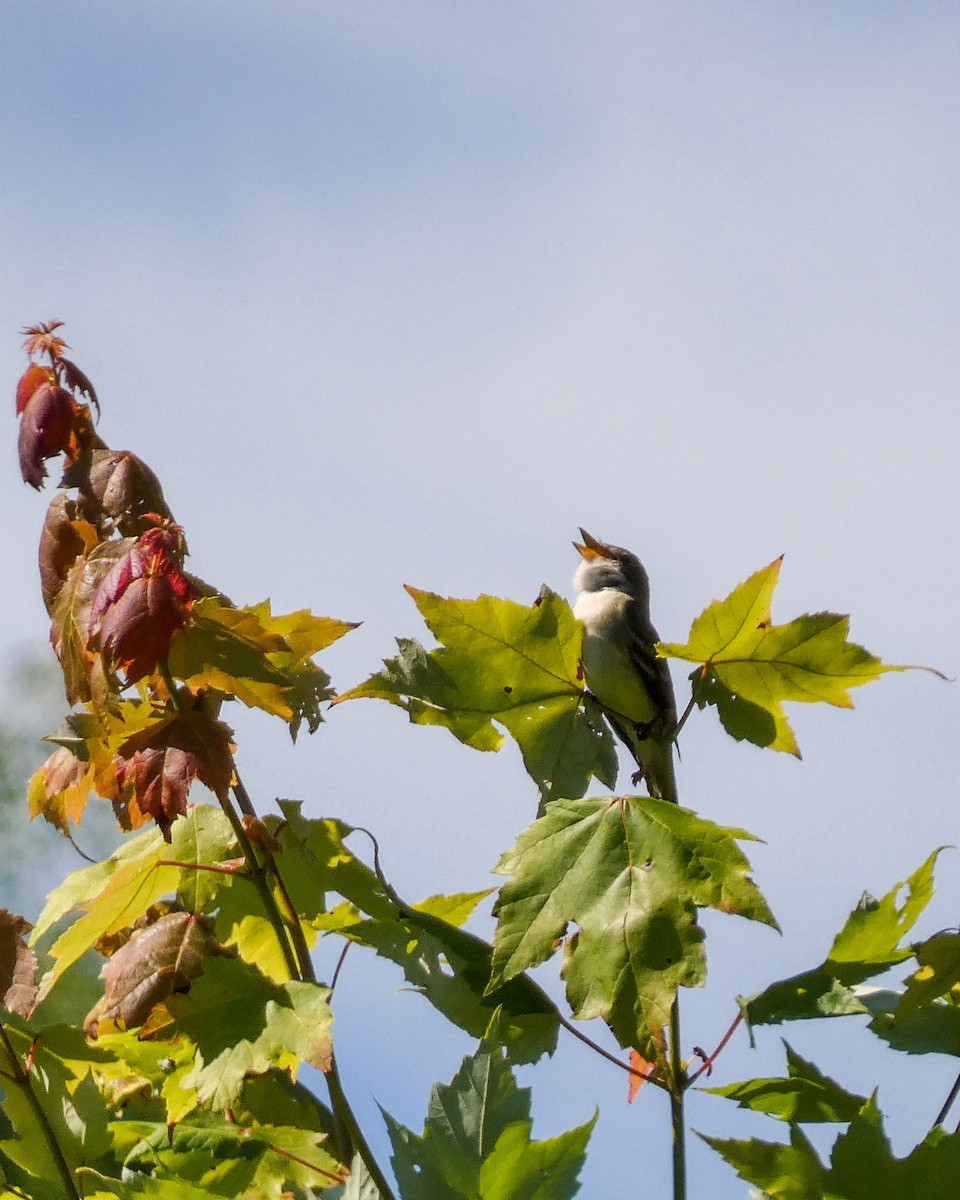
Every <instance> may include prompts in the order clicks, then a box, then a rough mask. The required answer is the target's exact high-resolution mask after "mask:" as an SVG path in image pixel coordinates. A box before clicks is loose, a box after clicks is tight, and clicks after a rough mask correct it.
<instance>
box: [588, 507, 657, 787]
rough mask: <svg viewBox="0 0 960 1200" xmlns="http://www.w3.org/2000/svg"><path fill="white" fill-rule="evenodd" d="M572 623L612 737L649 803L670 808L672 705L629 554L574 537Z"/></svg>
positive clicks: (643, 586) (639, 576)
mask: <svg viewBox="0 0 960 1200" xmlns="http://www.w3.org/2000/svg"><path fill="white" fill-rule="evenodd" d="M580 535H581V537H582V538H583V545H580V543H579V542H574V543H573V544H574V546H575V547H576V549H577V550H578V551H579V552H580V557H581V559H582V561H581V563H580V565H579V566H578V567H577V572H576V574H575V575H574V577H573V585H574V587H575V588H576V589H577V599H576V603H575V604H574V608H573V615H574V616H575V617H576V618H577V619H578V620H580V621H582V622H583V625H584V631H585V632H584V637H583V674H584V681H585V682H586V685H587V687H588V688H589V690H590V691H591V692H592V693H593V695H594V696H595V697H596V699H597V700H598V701H599V703H600V705H601V707H602V708H603V711H604V715H605V716H606V718H607V720H608V721H609V722H610V724H611V725H612V726H613V729H614V732H615V733H616V734H617V735H618V736H619V737H620V739H621V740H622V741H623V742H624V743H625V744H626V745H627V747H628V748H629V750H630V753H631V754H632V755H633V757H634V758H635V759H636V761H637V765H638V766H639V768H640V770H639V771H638V772H637V773H636V775H634V777H633V781H634V783H637V782H638V781H639V779H640V777H641V776H642V777H643V778H644V779H645V780H646V781H647V787H648V788H649V789H650V793H651V795H653V796H658V797H660V798H661V799H663V800H670V801H673V803H676V802H677V784H676V778H675V776H674V770H673V747H674V739H675V737H676V729H677V705H676V701H675V699H674V696H673V683H672V682H671V679H670V671H669V668H668V667H667V664H666V661H665V660H664V659H662V658H658V657H657V655H656V653H655V651H654V646H655V644H656V643H657V642H658V641H659V640H660V638H659V635H658V634H657V631H656V629H654V627H653V624H652V623H651V621H650V581H649V579H648V578H647V572H646V570H645V569H644V567H643V564H642V563H641V562H640V560H639V559H638V558H637V556H636V555H635V554H631V553H630V551H629V550H623V549H621V548H620V547H619V546H608V545H607V544H606V543H604V542H598V541H597V539H596V538H593V537H591V536H590V534H589V533H587V531H586V530H585V529H581V530H580Z"/></svg>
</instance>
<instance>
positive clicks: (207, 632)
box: [168, 596, 355, 738]
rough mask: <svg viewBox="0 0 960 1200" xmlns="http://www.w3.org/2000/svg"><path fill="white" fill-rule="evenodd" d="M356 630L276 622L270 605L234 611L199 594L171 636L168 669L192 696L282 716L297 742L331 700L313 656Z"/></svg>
mask: <svg viewBox="0 0 960 1200" xmlns="http://www.w3.org/2000/svg"><path fill="white" fill-rule="evenodd" d="M353 628H355V626H354V625H353V624H351V623H349V622H346V621H338V620H336V619H334V618H332V617H316V616H314V615H313V614H312V613H309V612H305V611H304V612H297V613H289V614H286V615H277V616H274V615H273V614H272V613H271V611H270V605H269V602H267V601H264V602H263V603H261V604H254V605H250V606H248V607H246V608H234V607H233V606H232V605H231V604H230V603H229V601H227V600H226V599H225V598H224V597H223V596H204V597H203V598H202V599H200V600H197V601H196V603H195V604H194V606H193V608H192V610H191V621H190V623H189V625H187V626H185V627H184V628H183V629H182V630H181V631H179V632H178V633H177V634H176V635H175V636H174V638H173V641H172V643H171V646H170V655H169V659H168V665H169V667H170V672H171V674H172V675H173V676H174V677H175V678H176V679H182V680H183V681H184V682H185V683H186V684H187V685H188V686H189V687H190V688H191V689H193V690H194V691H197V690H200V689H203V690H205V691H207V690H210V689H215V690H216V691H218V692H221V693H223V694H224V695H226V696H234V697H236V699H238V700H241V701H242V702H243V703H244V704H246V705H248V706H249V707H251V708H260V709H262V710H263V711H264V712H268V713H271V714H272V715H274V716H278V717H281V718H282V719H283V720H284V721H286V722H287V723H288V725H289V726H290V733H291V736H293V737H294V738H295V737H296V735H297V732H298V730H299V728H300V725H301V723H302V722H303V721H306V722H307V727H308V729H309V730H310V732H311V733H313V732H314V731H315V730H316V729H317V727H318V726H319V724H320V722H321V720H322V716H321V712H320V705H321V703H322V702H323V701H324V700H328V699H330V697H331V696H332V695H333V693H332V691H331V690H330V687H329V684H330V679H329V676H328V675H327V674H326V672H325V671H323V670H322V669H321V668H320V667H318V666H317V665H316V663H314V662H313V661H312V658H311V656H312V655H313V654H315V653H317V651H319V650H322V649H324V648H325V647H327V646H329V645H331V644H332V643H333V642H335V641H336V640H337V639H338V638H340V637H343V635H344V634H345V633H348V632H349V631H350V630H351V629H353Z"/></svg>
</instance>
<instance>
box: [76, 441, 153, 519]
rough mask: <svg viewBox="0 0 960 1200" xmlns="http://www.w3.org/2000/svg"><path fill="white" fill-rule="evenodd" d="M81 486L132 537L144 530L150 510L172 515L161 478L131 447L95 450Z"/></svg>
mask: <svg viewBox="0 0 960 1200" xmlns="http://www.w3.org/2000/svg"><path fill="white" fill-rule="evenodd" d="M80 486H81V488H82V490H83V491H84V492H85V493H87V494H88V495H90V496H92V497H93V499H94V500H95V501H96V503H97V504H98V505H99V507H100V509H101V510H102V511H103V512H104V513H105V514H106V515H107V516H108V517H110V518H112V519H113V520H114V521H116V523H117V528H118V529H119V530H120V532H121V533H123V534H125V535H128V536H129V535H136V534H139V533H142V532H143V531H144V521H143V519H142V518H143V517H145V516H146V515H147V514H148V513H154V514H156V515H157V516H160V517H164V518H168V519H169V518H170V516H171V513H170V510H169V509H168V508H167V502H166V500H165V499H164V497H163V489H162V488H161V487H160V480H159V479H157V477H156V475H154V473H153V471H151V470H150V468H149V467H148V466H147V464H146V463H145V462H143V461H142V460H141V459H139V458H137V456H136V455H135V454H131V453H130V451H129V450H94V451H93V453H92V454H91V456H90V465H89V470H88V473H87V477H86V479H85V480H84V481H83V482H82V483H81V484H80Z"/></svg>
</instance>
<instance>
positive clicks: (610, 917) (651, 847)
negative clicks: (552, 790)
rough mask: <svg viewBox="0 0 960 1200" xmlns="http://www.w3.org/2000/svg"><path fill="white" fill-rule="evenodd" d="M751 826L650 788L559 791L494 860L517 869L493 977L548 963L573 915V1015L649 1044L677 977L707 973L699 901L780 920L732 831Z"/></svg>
mask: <svg viewBox="0 0 960 1200" xmlns="http://www.w3.org/2000/svg"><path fill="white" fill-rule="evenodd" d="M748 837H749V835H748V834H745V833H744V832H743V831H742V830H736V829H724V828H722V827H721V826H718V825H714V824H712V823H711V822H709V821H704V820H702V819H701V818H699V817H697V816H696V815H695V814H694V813H692V812H690V811H689V810H688V809H684V808H680V807H679V806H678V805H676V804H671V803H668V802H666V801H662V800H655V799H652V798H651V797H641V796H631V797H616V798H613V797H600V798H588V799H585V800H557V801H555V802H554V803H552V804H551V805H549V806H548V809H547V812H546V814H545V815H544V816H543V817H541V818H540V819H539V820H537V821H535V822H534V823H533V825H531V826H529V828H528V829H526V830H525V831H524V832H523V833H522V834H521V835H520V837H519V839H518V840H517V843H516V846H515V847H514V848H513V849H512V850H510V851H508V852H507V853H506V854H505V855H504V856H503V857H502V858H501V860H500V862H499V863H498V864H497V868H496V870H497V871H498V872H499V873H500V874H504V875H510V876H511V878H510V880H509V881H508V882H507V883H505V884H504V885H503V887H502V888H501V892H500V898H499V900H498V902H497V907H496V913H497V915H498V917H499V924H498V926H497V932H496V937H495V939H494V948H495V949H494V960H493V978H492V981H491V984H490V987H491V988H494V987H498V986H500V985H501V984H502V983H504V982H505V981H507V980H509V979H511V978H513V977H514V976H515V975H517V974H519V973H520V972H521V971H524V970H526V969H527V968H529V967H533V966H536V965H537V964H538V963H541V962H543V961H544V960H545V959H546V958H548V957H549V956H550V955H551V954H552V953H553V951H554V950H555V949H556V946H557V942H558V939H560V938H562V937H563V936H564V934H565V933H566V932H567V931H568V928H569V926H571V925H575V926H576V927H577V933H576V934H575V935H574V936H573V937H572V938H571V939H570V940H569V941H568V943H567V947H566V955H565V961H564V966H563V975H564V979H565V980H566V984H567V995H568V999H569V1000H570V1003H571V1006H572V1008H573V1010H574V1012H575V1014H576V1015H577V1016H578V1017H580V1018H584V1019H586V1018H589V1017H596V1016H600V1017H603V1019H604V1020H605V1021H606V1022H607V1023H608V1024H609V1025H610V1027H611V1029H612V1030H613V1031H614V1033H615V1034H616V1036H617V1037H618V1039H619V1040H620V1042H621V1044H622V1045H624V1046H636V1048H637V1049H639V1050H641V1052H642V1051H644V1050H646V1049H649V1038H650V1036H651V1034H652V1033H653V1032H654V1031H655V1030H657V1029H660V1028H662V1026H663V1025H664V1024H666V1021H667V1017H668V1013H669V1010H670V1006H671V1004H672V1002H673V998H674V996H675V994H676V989H677V987H678V986H680V985H683V986H685V987H696V986H699V985H700V984H702V983H703V980H704V974H705V961H704V953H703V946H702V942H703V931H702V929H701V928H700V926H699V925H698V923H697V908H699V907H708V906H709V907H712V908H719V909H721V910H723V911H725V912H731V913H738V914H739V915H741V916H744V917H748V918H750V919H752V920H756V921H763V922H765V923H767V924H769V925H774V926H775V921H774V919H773V916H772V914H771V913H770V910H769V908H768V907H767V905H766V903H765V901H764V899H763V897H762V896H761V894H760V892H759V891H758V890H757V888H756V886H755V885H754V883H753V882H752V880H751V879H750V878H749V876H748V874H747V872H748V871H749V864H748V862H747V860H746V858H745V857H744V855H743V853H742V851H741V850H740V849H739V847H738V846H737V844H736V841H735V839H736V838H741V839H743V838H748Z"/></svg>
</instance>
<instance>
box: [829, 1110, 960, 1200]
mask: <svg viewBox="0 0 960 1200" xmlns="http://www.w3.org/2000/svg"><path fill="white" fill-rule="evenodd" d="M958 1176H960V1134H957V1133H953V1134H949V1133H946V1132H945V1131H944V1130H943V1128H942V1127H940V1126H935V1127H934V1128H933V1129H932V1130H931V1131H930V1133H928V1134H927V1136H926V1137H925V1138H924V1140H923V1141H922V1142H921V1143H920V1144H919V1145H918V1146H915V1147H914V1148H913V1150H911V1151H910V1153H909V1154H908V1155H907V1156H906V1158H895V1157H894V1155H893V1151H892V1150H891V1148H890V1142H889V1141H888V1139H887V1136H886V1133H885V1132H884V1129H883V1119H882V1117H881V1115H880V1112H879V1110H878V1108H877V1106H876V1102H875V1100H874V1099H873V1098H871V1099H870V1100H868V1101H867V1103H866V1104H865V1105H864V1106H863V1108H862V1109H861V1110H860V1112H859V1113H858V1114H857V1116H856V1117H855V1118H854V1119H853V1121H852V1122H851V1123H850V1127H849V1129H847V1130H846V1131H845V1132H844V1133H842V1134H841V1135H840V1136H839V1137H838V1138H837V1140H836V1143H835V1144H834V1147H833V1152H832V1154H831V1156H830V1171H829V1174H828V1175H827V1177H826V1179H825V1181H824V1183H825V1188H824V1191H825V1193H826V1194H827V1195H829V1196H830V1197H831V1200H833V1198H834V1197H836V1200H954V1198H955V1196H956V1194H957V1178H958Z"/></svg>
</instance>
